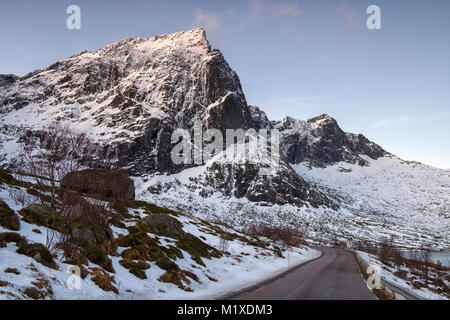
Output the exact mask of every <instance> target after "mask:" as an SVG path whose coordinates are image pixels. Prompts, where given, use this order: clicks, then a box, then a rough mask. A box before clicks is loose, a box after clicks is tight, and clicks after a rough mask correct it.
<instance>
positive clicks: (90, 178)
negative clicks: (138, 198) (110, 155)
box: [60, 169, 135, 200]
mask: <svg viewBox="0 0 450 320" xmlns="http://www.w3.org/2000/svg"><path fill="white" fill-rule="evenodd" d="M60 185H61V187H62V188H65V189H68V190H73V191H77V192H81V193H84V194H90V195H96V196H100V197H104V198H115V199H124V200H134V195H135V191H134V182H133V180H132V179H130V178H129V177H128V175H127V174H126V173H125V172H122V171H116V170H106V169H86V170H81V171H76V172H69V173H68V174H67V175H66V176H65V177H64V178H62V179H61V182H60Z"/></svg>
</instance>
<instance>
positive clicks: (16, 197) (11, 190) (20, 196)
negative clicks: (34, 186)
mask: <svg viewBox="0 0 450 320" xmlns="http://www.w3.org/2000/svg"><path fill="white" fill-rule="evenodd" d="M7 191H8V196H9V198H10V199H11V200H12V201H14V203H15V204H16V205H20V206H22V207H26V206H28V205H29V204H31V203H33V202H34V200H35V196H33V195H31V194H29V193H28V192H27V191H26V190H25V189H23V188H19V187H13V186H9V187H8V188H7Z"/></svg>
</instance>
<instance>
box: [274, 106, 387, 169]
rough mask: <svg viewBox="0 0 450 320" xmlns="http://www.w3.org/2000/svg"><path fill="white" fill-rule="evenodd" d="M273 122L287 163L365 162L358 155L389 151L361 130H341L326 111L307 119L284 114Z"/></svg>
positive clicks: (376, 154)
mask: <svg viewBox="0 0 450 320" xmlns="http://www.w3.org/2000/svg"><path fill="white" fill-rule="evenodd" d="M273 125H274V126H275V127H276V128H277V129H279V130H280V132H281V141H280V147H281V150H282V152H283V154H284V155H285V156H286V157H287V159H288V161H289V163H300V162H303V161H306V162H309V163H311V164H313V165H315V166H320V167H324V166H327V165H329V164H333V163H337V162H340V161H345V162H349V163H357V164H359V165H361V166H364V165H367V161H366V160H364V159H363V158H362V157H361V155H365V156H368V157H370V158H372V159H378V158H380V157H383V156H385V155H387V154H388V153H387V152H386V151H385V150H383V149H382V148H381V147H380V146H378V145H376V144H375V143H373V142H371V141H369V140H368V139H367V138H366V137H364V136H363V135H362V134H358V135H356V134H352V133H346V132H344V131H343V130H342V129H341V128H340V127H339V125H338V124H337V122H336V120H335V119H333V118H332V117H330V116H328V115H326V114H323V115H320V116H318V117H315V118H311V119H308V120H307V121H302V120H297V119H293V118H290V117H287V118H285V119H284V120H283V121H280V122H273Z"/></svg>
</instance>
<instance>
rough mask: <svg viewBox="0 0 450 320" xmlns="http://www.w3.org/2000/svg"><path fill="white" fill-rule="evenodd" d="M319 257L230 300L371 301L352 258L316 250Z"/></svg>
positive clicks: (330, 250) (338, 252) (329, 250)
mask: <svg viewBox="0 0 450 320" xmlns="http://www.w3.org/2000/svg"><path fill="white" fill-rule="evenodd" d="M320 250H321V251H323V255H322V257H320V258H319V259H317V260H314V261H311V262H309V263H307V264H305V265H303V266H301V267H299V268H297V269H294V271H292V272H290V273H288V274H286V275H285V276H283V277H282V278H280V279H278V280H275V281H273V282H270V283H268V284H265V285H263V286H261V287H259V288H257V289H255V290H253V291H251V292H246V293H242V294H241V295H239V296H237V297H234V299H242V300H374V299H376V297H375V295H374V294H373V293H372V292H371V291H369V289H368V288H367V286H366V283H365V281H364V279H363V277H362V276H361V274H360V272H359V269H358V265H357V264H356V261H355V258H354V257H353V254H352V253H351V252H349V251H346V250H342V249H334V248H320Z"/></svg>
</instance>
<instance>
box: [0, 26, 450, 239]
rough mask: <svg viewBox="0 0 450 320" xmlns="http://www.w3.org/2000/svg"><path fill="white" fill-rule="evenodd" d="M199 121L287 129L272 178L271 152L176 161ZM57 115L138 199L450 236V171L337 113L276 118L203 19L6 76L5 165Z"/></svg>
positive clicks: (333, 231) (374, 231)
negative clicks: (253, 99) (180, 141)
mask: <svg viewBox="0 0 450 320" xmlns="http://www.w3.org/2000/svg"><path fill="white" fill-rule="evenodd" d="M196 120H199V121H201V123H202V127H203V130H206V129H208V128H217V129H220V130H221V131H222V132H224V131H225V129H227V128H228V129H235V128H242V129H244V130H245V129H250V128H253V129H256V130H258V129H268V130H270V129H277V130H279V131H280V134H281V140H280V150H281V160H280V161H281V165H280V170H279V171H277V172H276V173H275V174H274V175H273V176H262V175H261V174H260V169H261V165H262V164H264V159H256V160H257V161H256V164H249V163H247V162H245V161H240V160H236V161H234V162H232V163H229V162H226V161H223V159H224V157H223V154H219V155H217V157H215V158H213V159H211V160H209V161H208V162H206V163H204V164H203V165H175V164H174V163H173V162H172V161H171V159H170V151H171V150H172V148H173V147H174V143H172V141H171V134H172V132H173V131H174V130H175V129H177V128H186V129H189V130H191V129H192V126H193V124H194V121H196ZM54 122H58V123H67V124H70V125H71V126H73V127H75V128H78V129H80V130H84V131H86V132H88V133H90V135H91V136H92V137H93V138H94V139H95V140H96V141H97V142H98V143H99V144H101V145H102V147H103V148H102V150H103V151H102V154H100V155H99V157H100V158H101V159H105V158H107V159H111V161H115V162H116V163H118V164H119V165H120V166H122V167H123V168H126V169H127V170H128V171H129V172H130V173H131V174H132V175H133V176H135V181H136V182H138V183H139V184H140V186H141V187H140V193H139V194H138V196H140V197H142V198H143V199H149V200H151V201H154V202H156V203H159V204H161V205H164V206H167V207H170V208H182V209H183V210H185V211H186V212H188V213H190V214H194V215H198V216H202V217H208V218H210V219H220V220H226V221H228V222H230V223H233V225H235V226H237V227H240V228H242V227H245V224H246V222H248V221H266V222H270V223H274V224H290V225H295V226H297V227H298V228H302V229H303V230H304V232H305V234H307V236H308V237H309V238H311V239H313V240H315V241H319V242H326V243H330V242H336V241H345V242H348V241H352V240H354V239H355V238H363V239H370V240H377V239H379V238H380V237H382V236H386V235H389V234H394V235H397V241H398V244H399V245H403V246H419V245H421V244H422V243H425V242H428V243H433V244H434V245H436V246H438V247H448V246H449V245H450V244H449V242H450V240H449V239H450V235H449V230H450V228H449V217H450V210H449V203H448V199H449V195H450V173H449V171H448V170H439V169H435V168H431V167H428V166H425V165H422V164H416V163H408V162H404V161H401V160H400V159H398V158H396V157H395V156H394V155H391V154H389V153H388V152H386V151H385V150H383V149H382V148H381V147H380V146H378V145H376V144H375V143H373V142H371V141H369V140H368V139H367V138H365V137H364V136H362V135H359V134H353V133H346V132H344V131H343V130H342V129H341V128H340V127H339V125H338V124H337V122H336V120H334V119H333V118H331V117H329V116H327V115H321V116H318V117H315V118H312V119H309V120H307V121H303V120H297V119H293V118H290V117H287V118H285V119H284V120H281V121H270V120H269V119H268V118H267V116H266V115H265V113H264V112H263V111H262V110H260V109H259V108H258V107H255V106H249V105H248V104H247V102H246V99H245V95H244V93H243V90H242V87H241V84H240V81H239V77H238V76H237V74H236V73H235V72H234V71H233V70H232V69H231V68H230V66H229V65H228V63H227V62H226V60H225V58H224V57H223V55H222V54H221V53H220V51H219V50H216V49H214V50H213V49H211V47H210V45H209V43H208V40H207V38H206V35H205V32H204V30H203V29H201V28H200V29H193V30H190V31H186V32H177V33H174V34H168V35H160V36H156V37H153V38H149V39H141V38H138V39H125V40H122V41H119V42H117V43H114V44H111V45H109V46H106V47H104V48H101V49H99V50H97V51H95V52H83V53H80V54H78V55H76V56H73V57H70V58H68V59H64V60H61V61H59V62H56V63H55V64H53V65H51V66H49V67H48V68H46V69H42V70H36V71H34V72H32V73H30V74H27V75H25V76H23V77H16V76H13V75H1V76H0V126H1V127H0V143H1V144H2V151H1V154H0V159H2V161H3V163H7V162H8V160H9V158H10V157H11V156H13V155H14V153H15V150H16V149H17V143H16V142H17V139H18V138H19V137H20V136H21V135H22V134H24V132H26V131H27V130H31V131H39V130H41V129H42V128H43V127H45V126H46V125H49V124H50V123H54ZM387 186H388V187H387ZM381 190H385V191H386V192H381ZM400 190H403V191H404V192H400ZM405 204H406V205H405Z"/></svg>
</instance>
